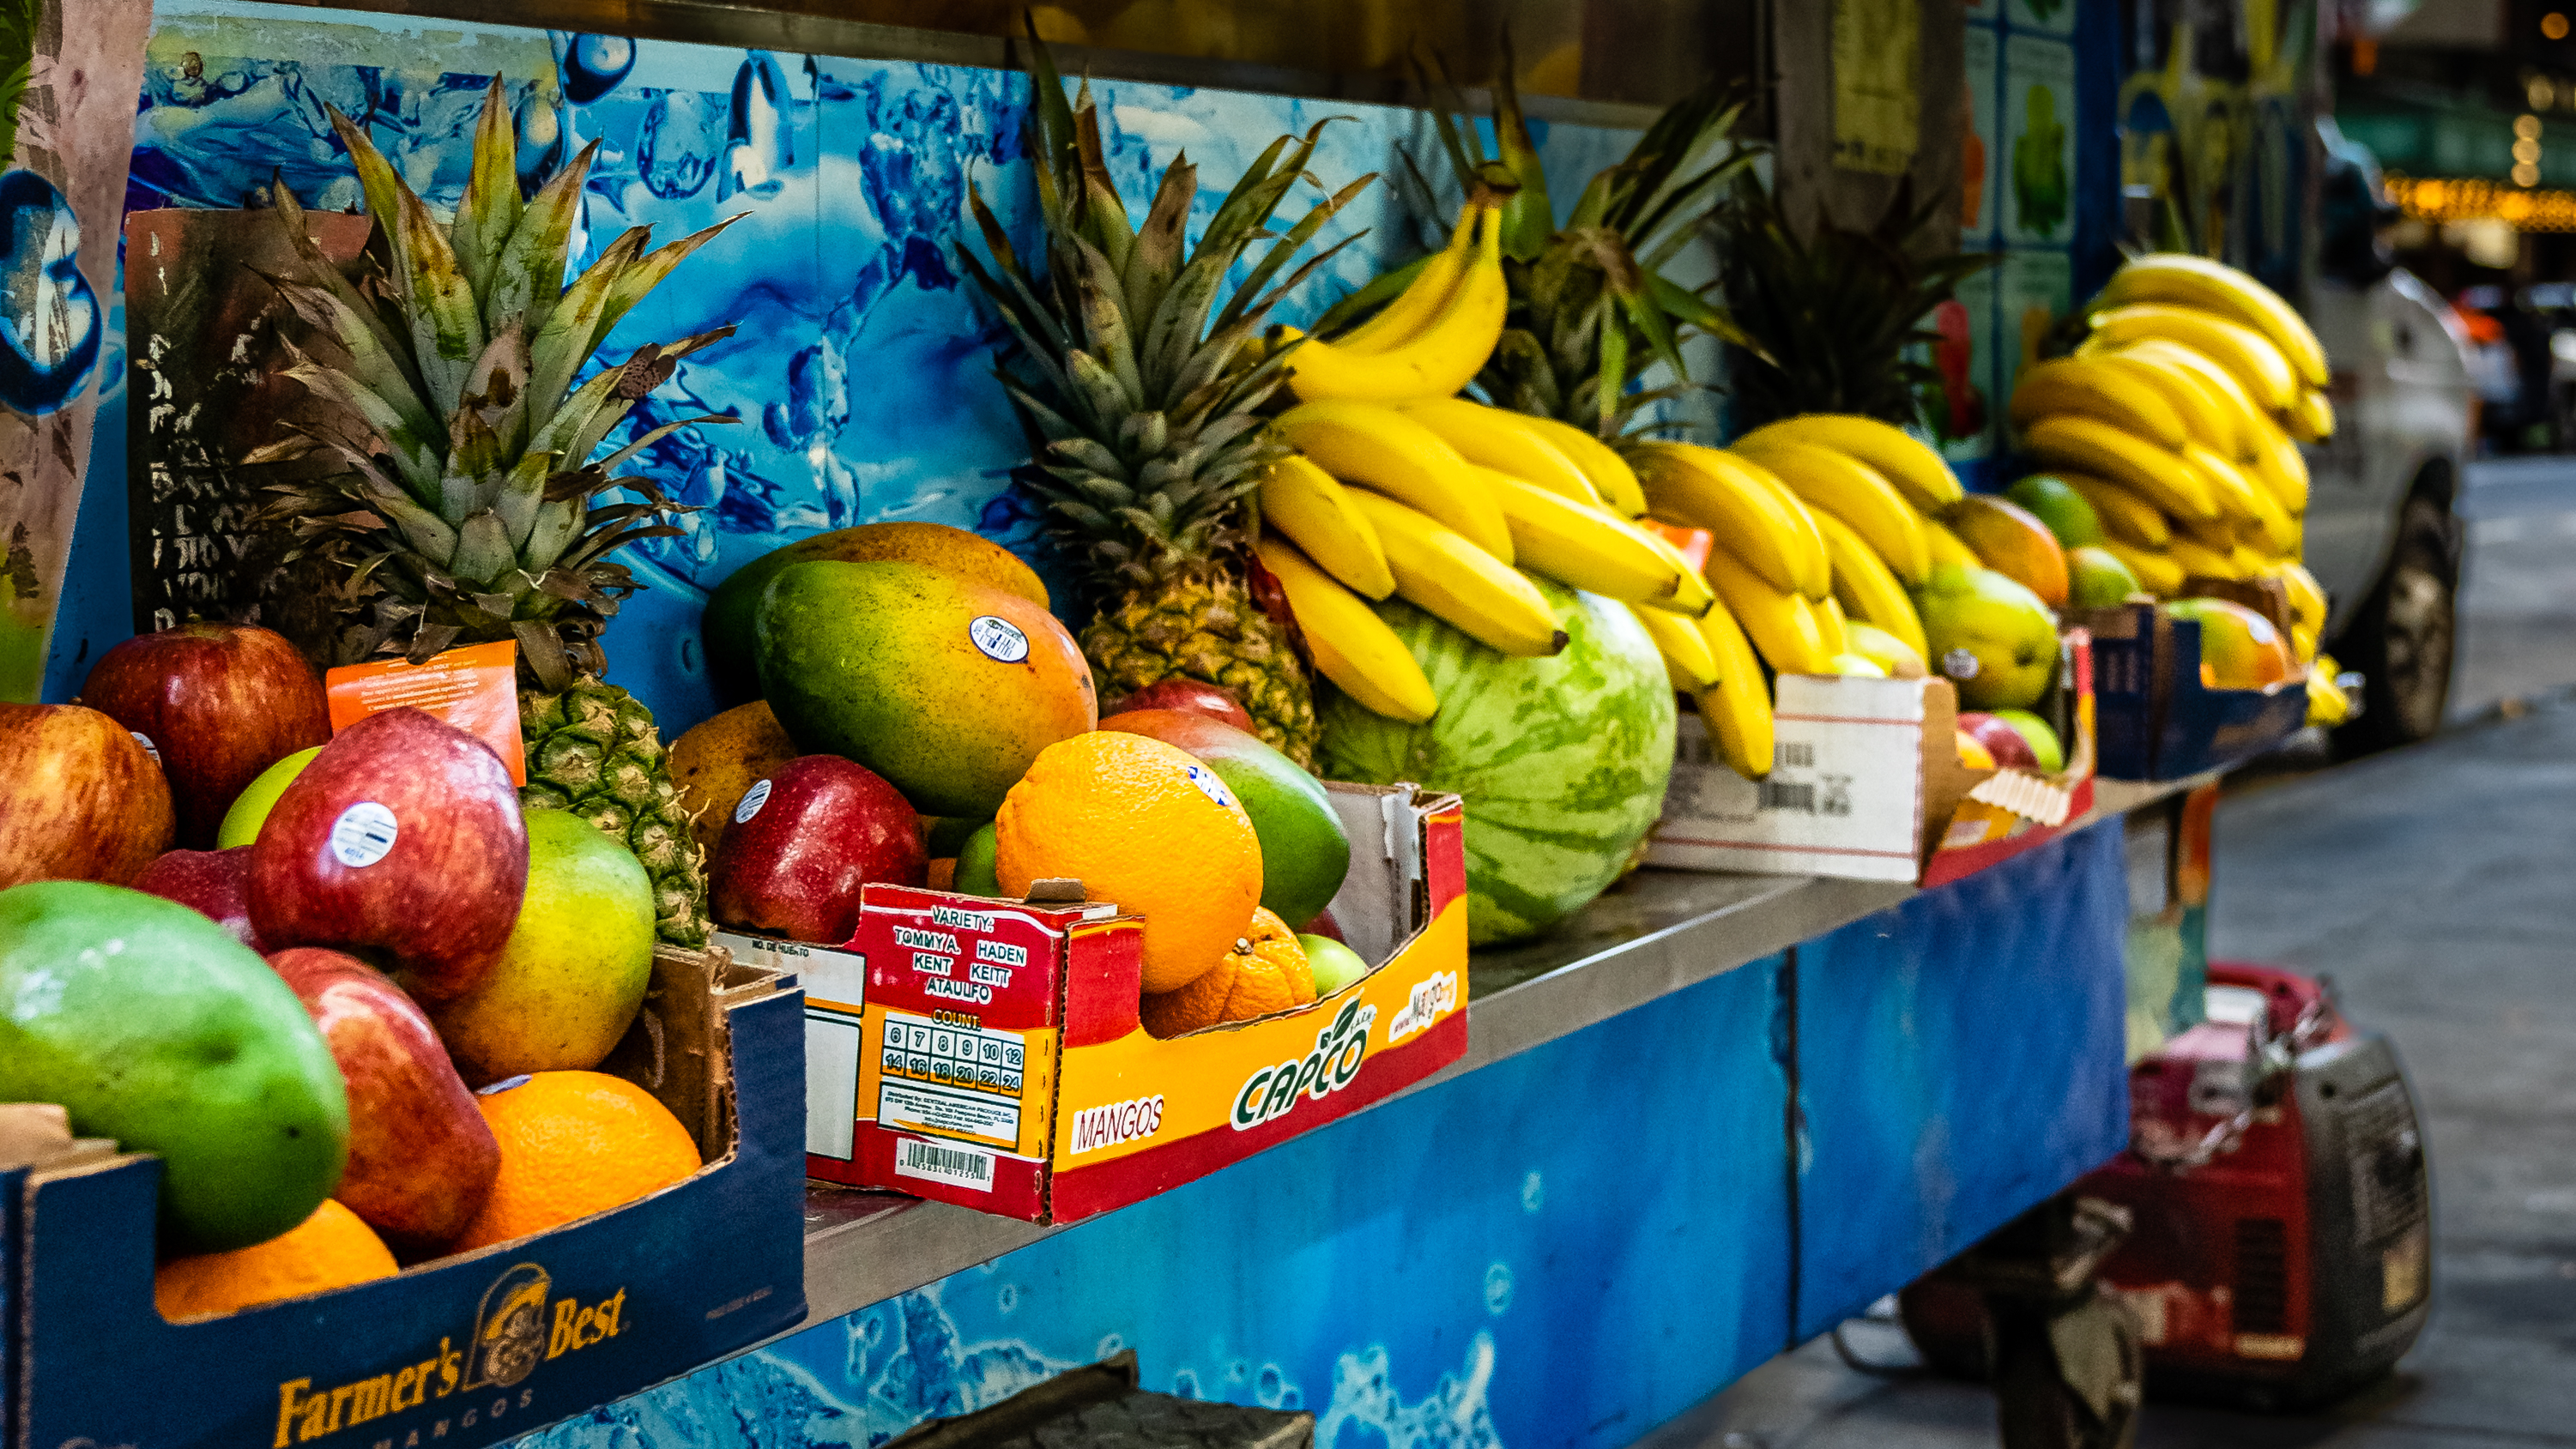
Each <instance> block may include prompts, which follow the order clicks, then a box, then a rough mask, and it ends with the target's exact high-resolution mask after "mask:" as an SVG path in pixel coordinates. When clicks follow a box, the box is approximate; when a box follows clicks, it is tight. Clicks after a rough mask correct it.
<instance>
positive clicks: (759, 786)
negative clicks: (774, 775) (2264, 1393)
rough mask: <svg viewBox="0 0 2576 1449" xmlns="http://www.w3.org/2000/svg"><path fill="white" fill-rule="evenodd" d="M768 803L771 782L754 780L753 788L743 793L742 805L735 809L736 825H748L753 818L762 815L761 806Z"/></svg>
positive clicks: (734, 819) (734, 821)
mask: <svg viewBox="0 0 2576 1449" xmlns="http://www.w3.org/2000/svg"><path fill="white" fill-rule="evenodd" d="M768 803H769V782H768V781H767V780H754V781H753V782H752V785H751V788H750V789H748V790H745V791H743V792H742V803H740V804H738V805H736V806H734V807H733V823H734V824H736V825H741V824H745V823H747V822H748V821H750V819H751V817H753V816H754V815H757V814H759V813H760V807H761V806H763V805H766V804H768Z"/></svg>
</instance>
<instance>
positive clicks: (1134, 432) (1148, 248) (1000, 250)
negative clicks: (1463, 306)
mask: <svg viewBox="0 0 2576 1449" xmlns="http://www.w3.org/2000/svg"><path fill="white" fill-rule="evenodd" d="M1030 72H1031V78H1032V80H1033V81H1034V82H1035V86H1036V104H1035V106H1034V108H1033V114H1032V116H1031V119H1030V133H1031V134H1030V138H1029V146H1030V150H1031V151H1032V152H1034V153H1035V158H1036V161H1037V164H1036V166H1035V167H1034V168H1033V169H1034V170H1035V171H1036V173H1037V190H1038V205H1039V210H1040V212H1041V219H1042V224H1043V226H1044V230H1045V244H1046V253H1045V257H1044V264H1043V265H1042V266H1040V267H1038V268H1035V269H1031V268H1028V267H1024V266H1023V265H1022V263H1021V262H1020V259H1019V258H1018V256H1017V255H1016V254H1015V253H1014V252H1013V251H1012V249H1011V243H1010V239H1009V238H1008V237H1007V236H1006V235H1005V234H1004V233H1003V230H1002V227H1001V223H1000V222H999V221H998V220H997V219H996V218H995V217H994V215H993V213H992V211H991V210H990V209H989V208H987V207H986V206H985V204H984V200H983V197H982V196H981V195H978V194H975V193H973V192H971V191H970V193H969V198H968V199H969V204H970V205H971V207H972V209H973V211H974V215H975V220H976V223H977V224H978V226H979V227H980V228H981V229H982V231H983V234H984V241H985V245H986V247H987V248H988V250H989V251H990V253H991V256H992V266H991V270H989V271H988V270H986V268H985V266H984V265H983V264H982V263H980V262H978V261H977V260H976V258H975V257H974V256H973V255H972V254H971V253H966V254H965V255H964V262H965V266H966V269H967V270H968V271H969V272H970V273H972V274H973V276H974V278H975V280H976V282H977V284H978V285H980V286H981V287H982V288H983V290H984V292H985V294H986V295H987V296H989V297H990V298H991V299H992V302H993V305H994V306H995V308H996V309H997V310H998V311H999V312H1000V314H1001V317H1002V320H1003V321H1004V323H1005V324H1007V325H1008V326H1009V328H1010V330H1011V332H1012V335H1013V337H1014V338H1015V340H1016V341H1017V343H1018V347H1017V349H1016V351H1015V352H1014V354H1013V355H1012V356H1010V357H1009V358H1007V359H1006V360H1005V362H1004V364H1003V365H1002V366H1001V367H999V368H997V369H996V375H997V376H999V377H1000V379H1001V382H1002V385H1003V386H1004V387H1005V388H1007V389H1008V390H1009V392H1010V395H1011V399H1012V402H1013V404H1014V405H1015V407H1016V408H1017V409H1018V411H1019V414H1020V417H1021V420H1022V422H1023V423H1024V424H1025V426H1026V427H1027V429H1028V431H1029V434H1030V446H1031V449H1032V451H1033V453H1034V455H1035V456H1034V457H1033V458H1032V460H1031V466H1030V467H1028V468H1025V469H1023V470H1022V472H1021V478H1022V480H1023V482H1024V483H1025V484H1026V485H1027V486H1028V487H1029V488H1030V489H1031V491H1033V492H1035V493H1037V494H1038V495H1039V496H1040V497H1041V498H1042V499H1044V500H1045V502H1046V504H1047V510H1048V514H1049V522H1050V525H1051V527H1052V530H1053V533H1054V535H1055V539H1056V541H1057V543H1058V544H1059V545H1060V546H1062V547H1063V548H1064V549H1065V550H1066V551H1067V552H1068V553H1069V554H1070V555H1072V556H1073V557H1074V558H1075V559H1077V560H1078V561H1079V562H1080V565H1081V567H1082V571H1083V574H1084V577H1085V582H1086V583H1087V584H1088V586H1089V590H1090V593H1091V595H1092V598H1093V601H1094V604H1095V612H1094V614H1093V616H1092V619H1091V622H1090V623H1089V624H1088V625H1087V626H1086V627H1085V628H1084V629H1083V631H1082V648H1083V653H1084V654H1085V655H1087V656H1088V657H1089V658H1090V660H1091V666H1092V669H1093V671H1094V672H1095V673H1096V674H1097V675H1098V676H1099V689H1100V697H1101V698H1102V699H1104V700H1115V699H1118V698H1121V697H1122V696H1125V695H1128V694H1132V693H1134V692H1135V691H1137V690H1139V689H1142V688H1144V687H1145V686H1147V685H1149V684H1153V683H1156V682H1157V681H1160V680H1164V679H1170V678H1175V677H1178V678H1186V679H1196V680H1203V681H1205V682H1207V683H1210V684H1215V685H1221V686H1223V687H1224V688H1226V689H1228V690H1230V691H1232V692H1233V694H1234V697H1235V698H1236V700H1238V701H1239V702H1240V703H1241V704H1242V705H1243V707H1244V710H1245V711H1246V712H1247V713H1249V714H1250V715H1251V716H1252V719H1253V723H1254V725H1255V727H1256V729H1257V730H1258V732H1259V734H1260V736H1261V738H1262V739H1263V740H1264V741H1265V742H1267V743H1268V744H1270V745H1271V746H1273V747H1274V748H1276V749H1279V750H1281V751H1282V752H1284V753H1286V754H1287V755H1288V756H1289V757H1291V758H1292V759H1294V760H1296V761H1297V762H1298V763H1299V764H1301V765H1303V764H1306V763H1308V762H1309V760H1310V759H1311V758H1312V756H1313V752H1314V745H1315V733H1316V726H1315V707H1314V699H1313V695H1312V693H1311V691H1310V687H1309V685H1308V682H1307V678H1306V673H1305V669H1304V667H1303V666H1302V665H1301V664H1300V663H1299V661H1298V658H1297V654H1296V651H1295V649H1294V647H1293V646H1292V644H1291V639H1290V633H1289V630H1288V628H1287V627H1286V626H1285V625H1284V624H1283V623H1282V622H1281V621H1280V618H1279V616H1275V615H1273V614H1272V613H1271V612H1270V611H1269V610H1267V609H1265V608H1264V607H1263V604H1262V601H1261V600H1260V599H1258V598H1256V597H1255V595H1254V593H1253V590H1252V587H1251V585H1250V582H1249V577H1250V571H1249V569H1248V568H1247V559H1246V546H1247V543H1248V540H1249V535H1250V533H1251V528H1250V524H1249V520H1248V519H1247V517H1246V514H1247V511H1248V505H1247V500H1246V495H1248V494H1250V493H1251V492H1252V491H1253V490H1254V489H1255V488H1256V487H1257V486H1258V485H1259V483H1260V478H1261V473H1262V470H1263V469H1264V468H1265V467H1267V466H1268V465H1269V463H1270V462H1271V461H1272V460H1273V459H1275V458H1277V457H1278V456H1280V455H1281V454H1282V453H1284V452H1285V451H1286V448H1285V447H1284V445H1282V444H1280V443H1278V442H1276V441H1275V440H1274V439H1273V438H1272V437H1271V435H1270V433H1269V430H1268V429H1267V428H1266V427H1265V426H1264V423H1263V420H1262V417H1261V415H1260V413H1259V411H1258V409H1259V408H1260V407H1261V406H1262V405H1263V403H1264V402H1266V401H1267V400H1268V399H1269V398H1270V396H1271V394H1272V393H1273V392H1275V391H1276V390H1277V389H1278V387H1279V384H1280V381H1281V379H1282V373H1281V371H1280V368H1279V359H1278V358H1277V357H1271V356H1263V355H1261V349H1260V348H1259V347H1258V346H1257V345H1247V344H1253V343H1254V342H1255V338H1256V334H1257V333H1258V332H1259V331H1260V329H1261V326H1262V322H1263V320H1264V318H1265V317H1266V316H1267V315H1268V313H1269V311H1270V309H1271V308H1272V307H1273V306H1275V305H1276V304H1277V303H1278V301H1279V300H1280V298H1281V297H1283V296H1285V295H1286V294H1287V293H1288V292H1289V291H1290V290H1292V289H1293V288H1295V287H1296V286H1297V285H1298V284H1299V283H1301V282H1303V281H1304V280H1305V279H1306V277H1307V276H1308V275H1310V274H1311V273H1312V272H1313V270H1314V269H1315V268H1316V267H1318V266H1320V265H1322V263H1323V262H1324V261H1325V259H1326V258H1329V257H1330V256H1331V255H1332V254H1333V253H1334V252H1336V251H1339V250H1340V249H1341V246H1344V245H1348V242H1347V241H1346V242H1344V243H1341V244H1339V245H1336V246H1334V247H1331V248H1328V249H1326V250H1325V251H1323V252H1322V253H1320V254H1318V255H1316V256H1314V257H1311V258H1309V259H1308V260H1307V261H1306V263H1305V264H1304V265H1303V266H1301V267H1299V268H1297V269H1296V270H1295V271H1294V272H1292V273H1290V274H1289V276H1288V278H1287V280H1286V281H1284V282H1281V283H1280V284H1279V285H1278V286H1276V287H1274V288H1271V289H1270V290H1268V291H1266V292H1265V291H1264V290H1263V289H1264V288H1265V287H1268V286H1269V284H1270V282H1271V281H1272V279H1273V278H1274V277H1275V276H1276V275H1277V274H1278V272H1279V269H1280V268H1281V267H1282V266H1284V265H1285V264H1286V263H1287V261H1288V259H1289V258H1290V257H1291V256H1293V255H1295V253H1296V252H1297V251H1298V250H1299V249H1301V248H1303V247H1304V246H1305V245H1306V243H1307V242H1308V240H1309V239H1311V238H1312V237H1313V236H1314V234H1315V232H1316V231H1317V230H1318V229H1319V228H1321V227H1322V226H1323V224H1324V222H1325V221H1326V220H1327V219H1329V218H1330V217H1331V216H1332V215H1333V213H1334V212H1336V211H1338V210H1339V209H1340V208H1341V207H1342V206H1343V205H1344V204H1345V203H1346V202H1348V201H1349V200H1350V199H1351V198H1352V197H1353V196H1355V195H1357V194H1358V193H1359V191H1360V190H1361V189H1362V188H1363V187H1365V186H1366V185H1367V184H1368V183H1369V182H1370V181H1371V180H1373V179H1375V178H1374V177H1363V178H1361V179H1360V180H1359V181H1356V182H1353V183H1352V184H1351V185H1349V186H1347V187H1345V188H1343V189H1342V190H1341V191H1340V192H1339V193H1338V194H1336V195H1333V196H1331V197H1328V198H1326V199H1324V200H1322V201H1320V202H1318V203H1316V205H1315V206H1314V207H1313V208H1312V209H1311V210H1309V211H1308V212H1307V213H1306V214H1305V216H1304V217H1303V218H1301V219H1300V220H1299V221H1298V222H1297V224H1296V225H1295V226H1294V227H1291V228H1290V229H1289V230H1288V231H1287V233H1286V234H1285V235H1284V236H1281V237H1278V238H1277V240H1276V241H1275V242H1274V244H1273V245H1272V246H1271V247H1270V248H1269V249H1268V250H1267V251H1266V252H1265V253H1264V254H1263V256H1262V258H1261V260H1260V261H1259V262H1258V263H1256V264H1254V265H1253V266H1252V268H1251V270H1250V273H1249V275H1248V276H1246V277H1245V279H1244V280H1243V282H1242V284H1241V285H1239V286H1237V287H1236V288H1234V290H1233V291H1232V292H1231V293H1230V294H1226V295H1225V297H1224V306H1223V307H1222V309H1217V302H1218V299H1219V295H1220V291H1221V289H1222V288H1223V286H1224V281H1225V276H1226V273H1227V271H1228V269H1229V268H1231V267H1232V266H1233V265H1234V263H1235V261H1236V259H1237V258H1238V257H1239V256H1241V255H1242V254H1243V252H1244V250H1245V248H1246V247H1248V246H1249V245H1250V244H1251V243H1252V242H1254V241H1255V240H1259V239H1263V238H1267V237H1270V236H1271V235H1272V234H1271V233H1270V232H1268V231H1266V230H1265V227H1266V225H1267V223H1268V222H1269V220H1270V217H1271V214H1272V213H1273V212H1274V211H1276V210H1277V209H1278V207H1279V204H1280V202H1281V201H1282V200H1283V199H1285V197H1286V196H1287V193H1288V191H1289V189H1290V188H1291V187H1293V186H1294V185H1296V184H1297V183H1298V182H1299V181H1300V180H1303V179H1305V172H1304V167H1305V163H1306V161H1307V159H1308V158H1309V157H1310V156H1311V155H1313V153H1314V149H1315V143H1316V140H1317V137H1318V135H1319V133H1320V132H1321V131H1322V126H1321V125H1320V124H1319V125H1318V126H1317V127H1316V128H1315V130H1314V131H1310V132H1308V133H1307V135H1306V136H1305V138H1304V139H1303V140H1302V141H1300V140H1297V139H1296V138H1293V137H1288V136H1282V137H1280V138H1279V139H1278V140H1276V141H1274V142H1272V143H1271V145H1270V148H1269V149H1268V150H1267V151H1265V152H1263V153H1262V155H1261V157H1260V159H1259V160H1258V161H1256V162H1255V163H1254V164H1253V166H1252V168H1251V170H1249V171H1248V172H1246V173H1245V175H1244V177H1243V179H1242V180H1241V181H1239V182H1237V183H1236V185H1235V187H1234V190H1233V191H1232V192H1231V193H1229V194H1228V195H1227V196H1226V198H1225V200H1224V202H1223V203H1222V204H1221V205H1220V206H1218V208H1217V210H1216V214H1215V216H1214V217H1213V218H1212V219H1211V220H1210V221H1209V222H1208V225H1207V229H1206V231H1205V232H1204V233H1203V234H1202V235H1201V236H1200V238H1199V242H1198V245H1197V247H1196V248H1194V249H1189V250H1187V252H1186V254H1185V253H1184V246H1183V235H1182V232H1183V228H1184V226H1185V224H1186V223H1187V222H1188V220H1189V212H1190V203H1191V201H1192V200H1193V199H1194V198H1195V197H1196V196H1197V195H1198V171H1197V168H1196V167H1193V166H1192V165H1190V164H1189V161H1188V158H1187V157H1181V158H1178V159H1175V160H1174V161H1173V163H1172V164H1171V165H1170V166H1169V167H1168V168H1166V169H1165V170H1164V172H1163V177H1162V182H1161V185H1160V189H1159V190H1158V191H1157V193H1156V195H1155V197H1154V204H1153V206H1152V208H1151V209H1150V210H1149V211H1148V212H1147V214H1146V216H1145V220H1144V224H1143V225H1142V226H1141V227H1138V226H1135V225H1133V224H1132V223H1131V222H1130V221H1129V219H1128V215H1127V210H1126V206H1125V204H1124V203H1123V202H1121V201H1120V200H1119V198H1118V192H1117V189H1116V188H1115V187H1114V186H1113V185H1111V183H1110V179H1109V170H1108V166H1107V164H1106V163H1105V161H1104V160H1103V156H1102V151H1101V142H1100V118H1099V113H1098V111H1097V109H1096V108H1095V107H1094V105H1093V102H1092V99H1091V87H1090V84H1089V83H1088V82H1085V83H1084V84H1083V86H1082V88H1081V91H1080V93H1079V94H1078V95H1077V96H1076V97H1075V98H1074V100H1073V102H1072V103H1071V104H1070V105H1068V104H1067V103H1066V100H1065V95H1064V84H1063V81H1062V80H1061V78H1060V77H1058V76H1057V74H1056V71H1055V66H1054V62H1053V61H1052V59H1051V58H1050V57H1049V56H1048V54H1047V51H1046V48H1045V47H1044V46H1043V45H1040V44H1037V43H1036V42H1035V40H1034V37H1032V43H1031V61H1030ZM1292 147H1293V149H1292ZM1283 152H1285V153H1287V156H1286V160H1285V162H1284V164H1283V163H1282V162H1281V155H1282V153H1283ZM961 251H962V249H961ZM1212 309H1214V310H1215V315H1214V317H1213V318H1211V316H1210V312H1211V310H1212Z"/></svg>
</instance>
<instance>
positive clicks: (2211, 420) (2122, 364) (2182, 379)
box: [2077, 348, 2245, 457]
mask: <svg viewBox="0 0 2576 1449" xmlns="http://www.w3.org/2000/svg"><path fill="white" fill-rule="evenodd" d="M2077 358H2078V360H2080V361H2084V362H2091V363H2097V364H2099V365H2101V366H2102V367H2103V368H2105V369H2107V370H2110V371H2112V372H2116V373H2122V374H2125V375H2127V376H2129V377H2133V378H2136V379H2137V380H2138V381H2140V382H2142V383H2144V384H2146V385H2147V386H2148V387H2151V388H2154V389H2155V390H2156V392H2157V394H2158V395H2159V396H2161V397H2162V398H2163V399H2164V400H2165V405H2166V406H2168V407H2170V408H2172V409H2173V410H2174V415H2175V416H2177V417H2179V418H2181V419H2182V427H2183V432H2184V433H2185V434H2187V435H2188V436H2190V437H2191V438H2193V439H2196V440H2198V441H2200V442H2203V443H2207V444H2208V445H2209V446H2211V447H2213V448H2216V449H2217V450H2218V451H2220V452H2222V453H2225V454H2227V455H2228V456H2229V457H2242V456H2243V455H2244V452H2245V447H2244V443H2243V440H2242V439H2240V438H2239V437H2237V432H2238V430H2239V429H2240V427H2241V426H2242V420H2241V419H2240V418H2238V416H2237V414H2236V409H2235V408H2234V407H2232V406H2231V405H2229V403H2228V401H2227V398H2226V396H2225V395H2224V394H2222V393H2221V392H2219V391H2218V389H2216V388H2215V387H2212V386H2210V385H2209V384H2208V383H2206V382H2203V381H2202V380H2201V378H2200V375H2199V374H2198V373H2196V372H2193V371H2191V370H2189V369H2187V368H2183V367H2180V366H2178V365H2176V364H2174V363H2172V362H2170V361H2165V362H2159V361H2157V360H2156V359H2155V358H2154V357H2153V356H2152V355H2150V356H2140V355H2139V354H2137V353H2135V352H2127V351H2122V352H2113V351H2107V350H2097V351H2095V352H2092V353H2089V354H2088V353H2085V352H2084V351H2083V350H2082V349H2081V348H2078V349H2077Z"/></svg>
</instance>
